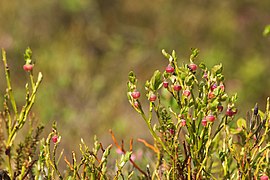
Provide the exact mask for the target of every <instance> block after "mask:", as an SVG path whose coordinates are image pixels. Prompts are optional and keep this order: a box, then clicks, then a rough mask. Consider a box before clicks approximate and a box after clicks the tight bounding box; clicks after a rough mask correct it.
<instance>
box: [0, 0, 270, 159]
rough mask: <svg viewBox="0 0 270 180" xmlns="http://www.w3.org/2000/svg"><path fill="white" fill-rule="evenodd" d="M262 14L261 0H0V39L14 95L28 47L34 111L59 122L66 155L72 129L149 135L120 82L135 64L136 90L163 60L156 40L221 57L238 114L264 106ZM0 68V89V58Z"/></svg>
mask: <svg viewBox="0 0 270 180" xmlns="http://www.w3.org/2000/svg"><path fill="white" fill-rule="evenodd" d="M269 23H270V1H269V0H260V1H257V0H239V1H235V0H226V1H216V0H155V1H145V0H144V1H143V0H137V1H134V0H39V1H31V3H29V1H26V0H21V1H20V2H19V3H18V1H15V0H1V1H0V27H1V28H0V47H2V48H5V50H6V51H7V56H8V60H9V65H10V66H11V75H12V79H13V87H14V90H15V93H16V97H17V98H18V100H19V104H20V105H23V103H24V92H25V91H24V84H25V82H26V81H27V80H28V76H27V74H26V73H25V72H24V71H23V69H22V66H23V64H24V60H23V53H24V51H25V49H26V48H27V47H28V46H29V47H31V49H32V51H33V59H34V61H35V62H36V66H35V70H34V71H35V73H36V74H37V72H38V71H41V72H42V73H43V75H44V80H43V82H42V85H41V87H40V89H39V90H40V91H39V94H38V95H37V101H36V104H35V106H34V108H33V112H35V114H36V117H37V118H38V119H39V120H40V121H41V122H42V123H44V124H45V125H47V127H46V132H50V131H51V124H52V122H53V121H56V122H57V123H58V129H59V132H60V133H61V135H62V143H61V145H62V146H63V147H65V153H66V154H67V156H71V155H70V153H71V151H72V150H76V151H77V150H78V147H79V146H78V143H79V142H80V138H81V137H83V138H84V140H85V141H86V142H87V143H89V144H91V142H92V141H93V135H94V134H96V135H97V136H98V138H99V139H100V140H101V141H102V142H104V143H105V144H106V143H107V144H108V143H112V141H111V137H110V134H109V132H108V130H109V129H112V130H113V131H114V132H115V134H116V137H117V138H119V139H121V138H122V139H124V140H125V141H129V139H130V138H131V137H132V138H134V139H137V138H145V139H148V138H149V135H150V134H149V133H148V131H147V130H146V127H145V126H144V122H143V120H142V119H140V117H139V115H138V114H137V113H136V112H135V111H134V110H133V109H132V107H131V106H130V105H129V103H128V100H127V98H126V82H127V79H128V72H129V71H131V70H134V71H135V72H136V74H137V77H138V79H139V88H140V89H141V90H142V91H143V85H144V83H145V80H146V79H149V78H150V77H151V75H152V73H153V71H154V70H156V69H159V70H161V71H164V69H165V67H166V65H167V64H168V62H167V60H166V59H165V58H164V57H163V55H162V54H161V50H162V49H166V50H167V51H168V52H171V51H172V50H173V49H174V50H176V52H177V54H178V57H179V61H180V62H188V58H189V55H190V52H191V51H190V48H199V49H200V55H199V58H198V63H199V62H205V63H206V64H207V65H208V66H212V65H214V64H217V63H222V64H223V65H224V74H225V78H226V81H225V84H226V85H227V89H228V91H229V94H232V93H233V92H238V94H239V101H238V104H237V106H238V107H239V110H240V111H239V112H240V113H239V116H245V114H246V111H248V110H249V109H251V108H252V107H253V106H254V104H255V103H256V102H258V103H259V107H260V108H261V109H263V108H264V107H265V102H266V98H267V97H268V96H270V93H269V89H270V78H269V76H270V71H269V69H270V48H269V45H270V38H269V37H263V36H262V32H263V29H264V27H265V26H266V25H267V24H269ZM0 72H1V76H0V90H1V93H3V92H4V91H5V80H4V74H3V67H2V68H1V70H0ZM1 101H2V98H1ZM44 136H45V134H44ZM149 140H151V139H150V138H149Z"/></svg>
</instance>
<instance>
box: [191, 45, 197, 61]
mask: <svg viewBox="0 0 270 180" xmlns="http://www.w3.org/2000/svg"><path fill="white" fill-rule="evenodd" d="M191 51H192V53H191V55H190V61H191V62H193V60H194V59H195V58H196V57H197V56H198V55H199V50H198V49H196V48H191Z"/></svg>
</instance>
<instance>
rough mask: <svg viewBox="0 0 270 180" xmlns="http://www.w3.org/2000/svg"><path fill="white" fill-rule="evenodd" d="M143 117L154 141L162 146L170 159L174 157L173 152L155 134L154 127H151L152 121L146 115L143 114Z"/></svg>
mask: <svg viewBox="0 0 270 180" xmlns="http://www.w3.org/2000/svg"><path fill="white" fill-rule="evenodd" d="M141 116H142V117H143V119H144V121H145V122H146V124H147V127H148V129H149V130H150V133H151V135H152V136H153V138H154V140H155V141H157V142H159V143H160V144H161V146H162V148H163V149H164V150H165V151H166V153H168V154H169V155H170V157H173V156H172V154H171V152H170V151H169V150H168V149H167V147H166V146H165V144H164V143H163V142H162V141H161V140H160V138H159V137H158V136H157V134H156V133H155V131H154V130H153V128H152V126H151V119H150V118H149V119H147V118H146V116H145V114H144V113H142V114H141Z"/></svg>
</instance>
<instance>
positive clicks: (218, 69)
mask: <svg viewBox="0 0 270 180" xmlns="http://www.w3.org/2000/svg"><path fill="white" fill-rule="evenodd" d="M222 69H223V67H222V64H218V65H215V66H214V67H213V68H212V73H213V74H215V75H217V74H220V73H221V72H222Z"/></svg>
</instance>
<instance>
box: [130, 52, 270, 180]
mask: <svg viewBox="0 0 270 180" xmlns="http://www.w3.org/2000/svg"><path fill="white" fill-rule="evenodd" d="M162 53H163V55H164V56H165V57H166V58H167V59H168V66H167V67H166V68H164V69H165V71H164V72H160V71H158V70H157V71H155V72H154V74H153V76H152V77H151V79H150V80H148V81H146V83H145V90H146V98H147V99H148V100H149V106H148V107H144V106H143V105H142V103H141V102H142V101H141V100H140V94H141V93H140V91H139V90H138V88H137V79H136V76H135V74H134V72H130V74H129V82H128V99H129V102H130V104H131V105H132V106H133V108H134V109H135V110H136V111H137V112H138V113H139V114H140V115H141V117H142V119H143V120H144V121H145V123H146V125H147V127H148V129H149V132H150V134H151V135H152V137H153V145H152V146H151V148H152V150H153V152H154V153H156V158H157V159H156V165H155V167H154V169H153V170H152V173H151V174H148V178H151V179H217V178H220V177H223V178H225V179H231V178H232V179H257V178H259V177H260V176H266V174H269V172H270V168H269V167H270V164H269V155H270V154H269V153H270V149H269V148H270V142H269V123H270V122H269V120H270V113H269V99H268V100H267V108H266V112H265V113H263V112H261V111H259V110H258V106H257V105H256V106H255V108H254V109H253V112H252V113H249V114H248V116H247V119H243V118H240V119H238V120H237V119H236V118H235V115H236V114H237V108H236V104H235V103H236V101H237V94H235V95H232V96H229V95H228V94H227V93H226V91H225V86H224V76H223V74H222V65H221V64H219V65H216V66H214V67H212V68H211V69H208V68H207V67H206V65H205V64H203V63H200V64H199V65H197V64H195V61H196V58H197V56H198V50H197V49H193V50H192V54H191V56H190V58H189V63H188V64H185V63H183V64H181V65H178V62H177V56H176V53H175V51H173V52H172V54H168V53H167V52H165V51H164V50H163V51H162Z"/></svg>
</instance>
